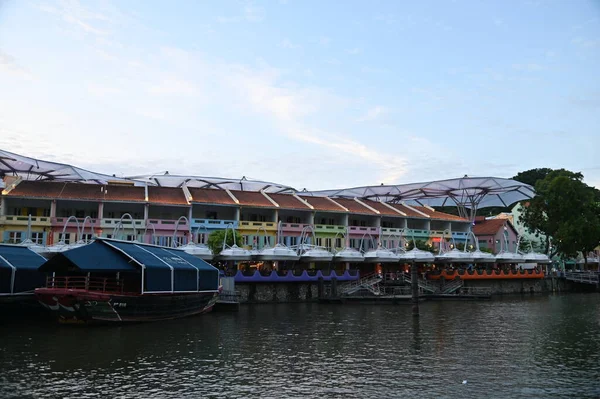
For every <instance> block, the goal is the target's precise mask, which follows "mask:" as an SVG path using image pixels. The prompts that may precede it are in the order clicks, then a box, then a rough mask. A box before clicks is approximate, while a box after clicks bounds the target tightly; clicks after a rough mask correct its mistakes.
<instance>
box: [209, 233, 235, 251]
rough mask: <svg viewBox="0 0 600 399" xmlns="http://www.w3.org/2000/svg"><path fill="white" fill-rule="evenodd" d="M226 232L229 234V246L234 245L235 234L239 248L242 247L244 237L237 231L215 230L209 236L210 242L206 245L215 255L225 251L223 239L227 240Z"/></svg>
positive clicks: (227, 241) (227, 242)
mask: <svg viewBox="0 0 600 399" xmlns="http://www.w3.org/2000/svg"><path fill="white" fill-rule="evenodd" d="M225 232H227V240H226V241H225V242H226V244H227V245H229V246H232V245H233V244H234V240H233V238H234V233H235V243H236V244H237V245H238V246H242V236H241V234H240V233H239V232H238V231H237V230H231V229H227V230H215V231H213V232H212V233H210V234H209V235H208V241H207V243H206V245H207V246H208V248H210V250H211V251H212V252H213V254H215V255H217V254H218V253H220V252H221V251H222V250H223V239H224V238H225Z"/></svg>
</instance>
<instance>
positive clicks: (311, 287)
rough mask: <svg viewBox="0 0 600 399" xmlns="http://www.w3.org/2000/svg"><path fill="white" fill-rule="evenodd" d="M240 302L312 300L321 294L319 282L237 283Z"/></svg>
mask: <svg viewBox="0 0 600 399" xmlns="http://www.w3.org/2000/svg"><path fill="white" fill-rule="evenodd" d="M235 289H236V291H237V292H238V293H239V300H240V303H289V302H310V301H313V300H316V299H317V298H318V296H319V293H318V283H316V282H315V283H313V282H304V283H271V284H269V283H236V285H235Z"/></svg>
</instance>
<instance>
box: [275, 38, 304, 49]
mask: <svg viewBox="0 0 600 399" xmlns="http://www.w3.org/2000/svg"><path fill="white" fill-rule="evenodd" d="M280 46H281V47H283V48H287V49H297V48H299V47H300V46H299V45H297V44H294V43H292V41H291V40H290V39H287V38H285V39H283V40H282V41H281V44H280Z"/></svg>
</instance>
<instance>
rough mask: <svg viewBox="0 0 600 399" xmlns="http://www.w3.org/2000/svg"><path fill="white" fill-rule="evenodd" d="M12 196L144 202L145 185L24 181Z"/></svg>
mask: <svg viewBox="0 0 600 399" xmlns="http://www.w3.org/2000/svg"><path fill="white" fill-rule="evenodd" d="M8 196H11V197H34V198H48V199H72V200H95V201H133V202H144V201H145V192H144V187H139V186H137V187H136V186H119V185H98V184H85V183H63V182H43V181H28V180H26V181H23V182H21V183H19V184H18V185H17V187H15V188H14V189H13V190H12V191H10V192H9V193H8Z"/></svg>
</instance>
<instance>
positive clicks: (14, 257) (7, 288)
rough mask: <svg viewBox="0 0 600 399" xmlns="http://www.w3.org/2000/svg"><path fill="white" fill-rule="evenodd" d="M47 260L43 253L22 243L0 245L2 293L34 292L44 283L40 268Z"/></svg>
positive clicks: (0, 289) (0, 293)
mask: <svg viewBox="0 0 600 399" xmlns="http://www.w3.org/2000/svg"><path fill="white" fill-rule="evenodd" d="M44 262H46V259H45V258H44V257H42V256H41V255H38V254H37V253H35V252H33V251H32V250H30V249H29V248H27V247H25V246H20V245H0V295H6V294H8V295H12V294H23V293H29V292H33V290H34V289H35V288H37V287H42V286H43V285H44V281H45V276H44V275H43V274H42V273H40V272H38V268H39V267H40V266H41V265H42V264H43V263H44Z"/></svg>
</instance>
